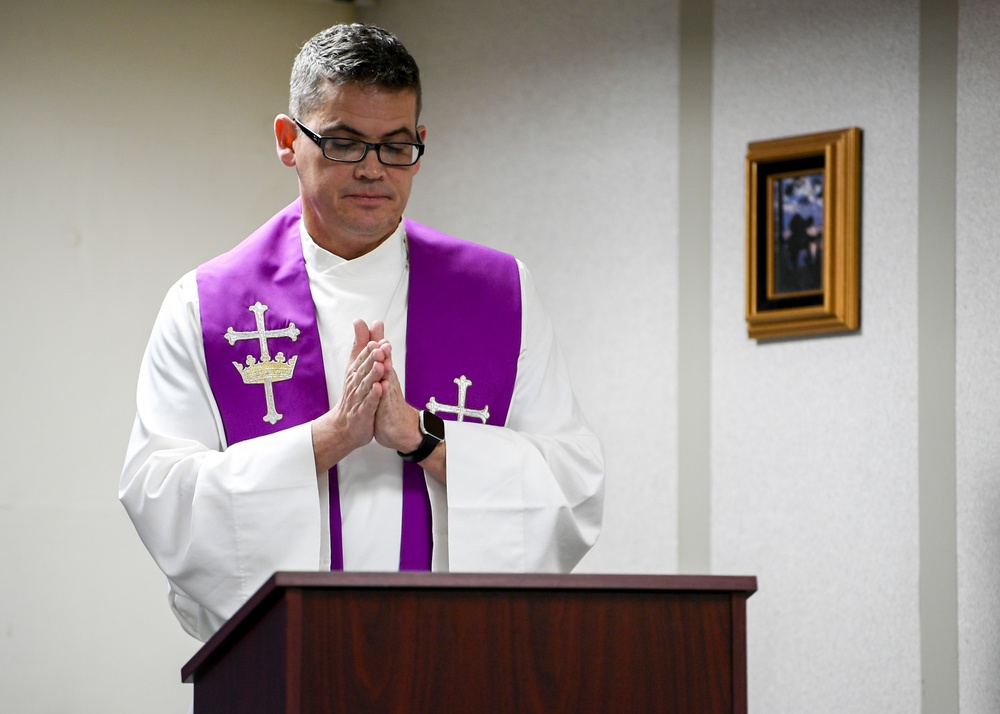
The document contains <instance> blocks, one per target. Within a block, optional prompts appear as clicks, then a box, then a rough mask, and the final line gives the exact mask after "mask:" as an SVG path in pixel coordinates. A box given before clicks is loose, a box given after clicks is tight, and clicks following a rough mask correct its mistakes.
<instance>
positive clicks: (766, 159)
mask: <svg viewBox="0 0 1000 714" xmlns="http://www.w3.org/2000/svg"><path fill="white" fill-rule="evenodd" d="M746 181H747V266H746V267H747V285H746V299H747V312H746V319H747V332H748V334H749V336H750V337H751V338H753V339H771V338H777V337H797V336H801V335H815V334H821V333H829V332H845V331H853V330H857V329H858V326H859V325H860V263H861V261H860V220H861V217H860V216H861V211H860V202H861V130H860V129H858V128H857V127H851V128H848V129H840V130H837V131H826V132H820V133H817V134H805V135H802V136H791V137H786V138H783V139H771V140H769V141H755V142H752V143H750V144H749V145H748V147H747V158H746Z"/></svg>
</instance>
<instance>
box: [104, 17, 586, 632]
mask: <svg viewBox="0 0 1000 714" xmlns="http://www.w3.org/2000/svg"><path fill="white" fill-rule="evenodd" d="M289 109H290V115H284V114H282V115H279V116H278V117H277V118H276V119H275V122H274V133H275V138H276V141H277V152H278V158H279V159H280V160H281V162H282V163H283V164H284V165H286V166H288V167H291V168H294V169H295V171H296V173H297V175H298V180H299V192H300V198H299V199H298V200H297V201H296V202H294V203H293V204H291V205H290V206H288V207H286V208H285V209H284V210H282V211H281V212H279V213H278V214H277V215H276V216H275V217H274V218H272V219H271V220H270V221H268V222H267V223H266V224H265V225H264V226H262V227H261V228H260V229H258V231H256V232H255V233H254V234H253V235H252V236H250V237H249V238H248V239H247V240H246V241H244V242H242V243H241V244H240V245H238V246H237V247H236V248H234V249H233V250H232V251H230V252H229V253H226V254H225V255H222V256H219V257H218V258H216V259H214V260H212V261H209V262H208V263H206V264H204V265H202V266H200V267H199V268H198V269H197V270H196V271H193V272H192V273H189V274H188V275H186V276H184V277H183V278H181V280H180V281H179V282H178V283H177V284H176V285H174V286H173V288H171V290H170V292H169V293H168V295H167V297H166V299H165V300H164V304H163V307H162V308H161V311H160V314H159V316H158V317H157V320H156V324H155V326H154V328H153V333H152V335H151V337H150V342H149V345H148V347H147V350H146V354H145V356H144V358H143V363H142V366H141V368H140V374H139V384H138V389H137V415H136V421H135V426H134V428H133V432H132V437H131V441H130V443H129V448H128V454H127V456H126V461H125V466H124V469H123V473H122V477H121V482H120V490H119V494H120V497H121V500H122V502H123V504H124V505H125V508H126V509H127V510H128V512H129V515H130V517H131V518H132V521H133V523H134V524H135V527H136V530H137V531H138V533H139V535H140V537H141V538H142V540H143V542H144V543H145V545H146V547H147V548H148V549H149V551H150V553H151V554H152V555H153V557H154V559H155V560H156V562H157V564H158V565H159V566H160V568H161V569H162V570H163V571H164V573H165V574H166V576H167V579H168V583H169V600H170V604H171V607H172V608H173V610H174V612H175V613H176V615H177V616H178V619H179V620H180V622H181V624H182V626H183V627H184V628H185V630H186V631H187V632H189V633H190V634H192V635H193V636H195V637H198V638H200V639H207V638H208V637H209V636H210V635H211V634H212V633H214V632H215V631H216V630H217V629H218V628H219V627H220V626H221V625H222V623H223V622H225V620H226V619H227V618H229V617H230V616H231V615H232V614H233V613H234V612H235V611H236V610H237V609H238V608H239V606H240V605H241V604H243V602H245V601H246V599H247V598H249V596H250V595H251V594H253V592H254V591H255V590H256V589H257V588H258V587H259V586H260V585H261V584H262V583H263V582H264V581H265V580H266V579H267V578H268V577H269V576H270V575H271V574H272V573H273V572H275V571H277V570H317V569H319V570H322V569H346V570H382V571H386V570H398V569H423V570H427V569H433V570H452V571H496V572H523V571H569V570H570V569H572V568H573V567H574V566H575V565H576V563H577V562H579V560H580V558H582V557H583V555H584V554H585V553H586V552H587V550H588V549H589V548H590V547H591V546H592V545H593V543H594V541H595V539H596V538H597V535H598V532H599V530H600V523H601V516H602V509H603V458H602V455H601V448H600V444H599V443H598V441H597V439H596V437H595V436H594V435H593V433H592V432H591V431H590V430H589V428H588V427H587V426H586V424H585V422H584V420H583V417H582V416H581V415H580V413H579V411H578V409H577V406H576V402H575V399H574V397H573V394H572V391H571V389H570V385H569V382H568V379H567V374H566V368H565V365H564V363H563V360H562V358H561V356H560V354H559V352H558V349H557V347H556V345H555V341H554V337H553V333H552V327H551V324H550V322H549V320H548V318H547V316H546V315H545V313H544V311H543V309H542V307H541V304H540V302H539V299H538V296H537V294H536V292H535V290H534V288H533V286H532V283H531V279H530V276H529V275H528V273H527V271H526V270H525V269H524V266H523V265H521V264H520V263H519V262H517V261H516V260H515V259H513V258H512V257H511V256H507V255H505V254H503V253H499V252H497V251H493V250H490V249H487V248H484V247H481V246H476V245H474V244H471V243H465V242H463V241H459V240H457V239H454V238H450V237H448V236H445V235H443V234H441V233H438V232H437V231H434V230H432V229H429V228H427V227H426V226H421V225H419V224H417V223H415V222H412V221H409V220H405V221H404V220H403V217H402V216H403V210H404V208H405V207H406V203H407V199H408V198H409V194H410V188H411V185H412V181H413V177H414V175H416V173H417V171H418V170H419V167H420V159H421V155H422V154H423V151H424V140H425V138H426V135H427V132H426V129H425V127H423V126H421V125H419V123H418V120H419V113H420V80H419V73H418V70H417V66H416V64H415V62H414V61H413V59H412V57H410V55H409V53H408V52H407V51H406V49H405V48H404V47H403V46H402V45H401V44H400V43H399V41H398V40H397V39H396V38H395V37H393V36H392V35H391V34H389V33H387V32H385V31H384V30H381V29H379V28H375V27H368V26H362V25H350V26H344V25H340V26H335V27H332V28H330V29H328V30H326V31H324V32H321V33H319V34H318V35H317V36H316V37H314V38H313V39H312V40H310V41H309V42H308V43H307V44H306V45H305V47H303V49H302V51H301V52H300V54H299V56H298V57H297V59H296V61H295V65H294V68H293V71H292V79H291V97H290V106H289ZM445 420H446V423H445Z"/></svg>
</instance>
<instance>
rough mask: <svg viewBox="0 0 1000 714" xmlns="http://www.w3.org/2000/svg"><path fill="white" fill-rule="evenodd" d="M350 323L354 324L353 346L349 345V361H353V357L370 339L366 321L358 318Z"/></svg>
mask: <svg viewBox="0 0 1000 714" xmlns="http://www.w3.org/2000/svg"><path fill="white" fill-rule="evenodd" d="M352 324H353V325H354V346H353V347H351V361H354V358H355V357H357V356H358V355H359V354H360V353H361V350H363V349H364V348H365V346H366V345H367V344H368V342H369V341H370V340H371V332H370V331H369V330H368V323H366V322H365V321H364V320H362V319H360V318H358V319H357V320H355V321H354V322H353V323H352Z"/></svg>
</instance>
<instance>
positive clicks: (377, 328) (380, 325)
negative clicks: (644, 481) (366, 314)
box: [369, 320, 385, 342]
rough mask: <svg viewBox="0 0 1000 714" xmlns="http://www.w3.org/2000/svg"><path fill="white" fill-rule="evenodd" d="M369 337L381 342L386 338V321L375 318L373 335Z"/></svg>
mask: <svg viewBox="0 0 1000 714" xmlns="http://www.w3.org/2000/svg"><path fill="white" fill-rule="evenodd" d="M369 339H372V340H375V341H376V342H381V341H382V340H384V339H385V323H384V322H382V321H381V320H375V322H373V323H372V329H371V337H370V338H369Z"/></svg>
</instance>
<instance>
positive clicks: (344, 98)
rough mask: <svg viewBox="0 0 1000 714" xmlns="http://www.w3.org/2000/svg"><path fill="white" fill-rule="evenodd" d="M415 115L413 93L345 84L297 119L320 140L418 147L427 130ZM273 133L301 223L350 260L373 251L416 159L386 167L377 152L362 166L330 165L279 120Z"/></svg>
mask: <svg viewBox="0 0 1000 714" xmlns="http://www.w3.org/2000/svg"><path fill="white" fill-rule="evenodd" d="M416 115H417V97H416V93H415V92H414V91H413V90H403V91H389V90H385V89H379V88H376V87H368V86H363V85H360V84H356V83H349V84H341V85H333V86H329V87H328V88H327V91H326V101H325V102H324V103H323V105H322V106H321V107H320V108H319V109H317V110H316V111H314V112H311V113H309V115H308V116H301V117H297V118H298V119H299V121H301V122H302V123H303V124H304V125H305V126H307V127H309V128H310V129H312V130H313V131H314V132H316V133H317V134H320V135H321V136H338V137H343V138H347V139H361V140H363V141H368V142H372V143H375V142H383V141H408V142H418V143H419V142H423V140H424V138H425V136H426V133H427V132H426V130H425V129H424V127H422V126H420V127H418V126H417V125H416V124H417V116H416ZM293 132H294V133H293ZM275 134H276V136H277V139H278V156H279V157H280V158H281V161H282V162H283V163H284V164H285V165H287V166H295V169H296V171H297V173H298V175H299V191H300V193H301V195H302V215H303V219H304V220H305V224H306V229H307V230H308V231H309V234H310V235H311V236H312V238H313V240H314V241H316V243H317V244H318V245H320V246H322V247H323V248H325V249H327V250H329V251H330V252H332V253H334V254H336V255H339V256H340V257H342V258H346V259H348V260H351V259H353V258H357V257H358V256H361V255H364V254H365V253H368V252H369V251H371V250H374V249H375V248H376V247H377V246H378V245H379V244H380V243H382V241H383V240H385V239H386V238H387V237H388V236H389V235H390V234H391V233H392V232H393V231H394V230H395V229H396V226H397V225H399V221H400V218H401V217H402V215H403V209H404V208H406V202H407V200H408V199H409V197H410V187H411V184H412V183H413V176H414V174H416V173H417V171H418V170H419V168H420V163H419V162H418V163H417V164H416V165H414V166H406V167H401V166H385V165H383V164H381V163H380V162H379V160H378V157H377V156H376V153H375V152H374V151H369V152H368V154H367V155H366V156H365V158H364V160H363V161H361V162H359V163H341V162H336V161H330V160H329V159H327V158H326V157H325V156H323V152H322V150H321V149H320V148H319V146H317V145H316V143H315V142H313V141H312V140H311V139H310V138H309V137H307V136H305V134H303V133H302V132H299V131H297V129H296V127H295V125H294V123H292V122H291V120H290V119H288V117H283V116H279V117H278V119H277V120H276V121H275Z"/></svg>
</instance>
